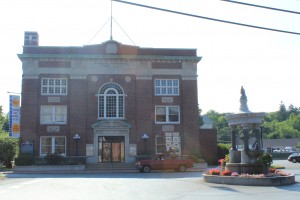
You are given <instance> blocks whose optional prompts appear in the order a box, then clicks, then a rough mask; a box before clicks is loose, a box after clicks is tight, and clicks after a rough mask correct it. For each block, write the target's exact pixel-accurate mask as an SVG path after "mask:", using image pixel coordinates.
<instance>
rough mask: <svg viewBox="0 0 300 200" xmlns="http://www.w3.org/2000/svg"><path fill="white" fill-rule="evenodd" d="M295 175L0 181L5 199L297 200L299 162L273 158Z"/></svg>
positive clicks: (116, 176)
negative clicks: (241, 181) (277, 178)
mask: <svg viewBox="0 0 300 200" xmlns="http://www.w3.org/2000/svg"><path fill="white" fill-rule="evenodd" d="M274 164H278V165H283V166H285V167H286V169H285V170H284V171H287V172H292V173H295V174H296V181H297V183H296V184H293V185H290V186H280V187H249V186H232V185H218V184H211V183H205V182H204V181H203V178H202V173H201V172H186V173H175V172H169V173H148V174H145V173H114V174H111V173H107V174H8V175H7V178H6V179H5V180H2V181H0V197H1V199H5V200H15V199H20V200H29V199H30V200H35V199H43V200H48V199H49V200H50V199H51V200H53V199H56V200H60V199H63V200H77V199H80V200H99V199H105V200H111V199H116V200H120V199H122V200H127V199H130V200H135V199H141V200H148V199H154V200H160V199H164V200H166V199H170V200H173V199H182V200H185V199H187V200H189V199H190V200H195V199H202V200H203V199H209V200H210V199H212V200H214V199H216V200H219V199H222V200H229V199H230V200H235V199H243V200H250V199H251V200H253V199H256V200H260V199H272V200H277V199H278V200H279V199H280V200H282V199H298V198H299V195H300V163H296V164H294V163H288V162H287V161H274Z"/></svg>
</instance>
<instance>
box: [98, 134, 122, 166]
mask: <svg viewBox="0 0 300 200" xmlns="http://www.w3.org/2000/svg"><path fill="white" fill-rule="evenodd" d="M98 146H99V151H98V159H99V160H98V162H124V161H125V146H124V137H123V136H108V137H102V136H101V137H98Z"/></svg>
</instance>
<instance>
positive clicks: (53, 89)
mask: <svg viewBox="0 0 300 200" xmlns="http://www.w3.org/2000/svg"><path fill="white" fill-rule="evenodd" d="M67 86H68V81H67V79H66V78H42V87H41V88H42V95H67Z"/></svg>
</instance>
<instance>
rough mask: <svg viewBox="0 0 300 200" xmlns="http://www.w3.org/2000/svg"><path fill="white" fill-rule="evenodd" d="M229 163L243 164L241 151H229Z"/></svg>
mask: <svg viewBox="0 0 300 200" xmlns="http://www.w3.org/2000/svg"><path fill="white" fill-rule="evenodd" d="M229 162H230V163H240V162H241V151H238V150H233V149H230V150H229Z"/></svg>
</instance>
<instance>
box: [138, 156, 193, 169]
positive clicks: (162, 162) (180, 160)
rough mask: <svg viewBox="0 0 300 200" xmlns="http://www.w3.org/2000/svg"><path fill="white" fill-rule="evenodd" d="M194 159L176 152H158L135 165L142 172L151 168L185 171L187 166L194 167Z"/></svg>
mask: <svg viewBox="0 0 300 200" xmlns="http://www.w3.org/2000/svg"><path fill="white" fill-rule="evenodd" d="M193 164H194V161H193V160H192V159H189V158H187V157H184V156H178V155H174V154H157V155H154V156H153V157H152V159H150V160H141V161H138V162H137V163H136V164H135V166H136V168H137V169H138V170H139V171H140V172H146V173H148V172H150V171H151V170H175V171H180V172H184V171H186V169H187V168H191V167H193Z"/></svg>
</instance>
